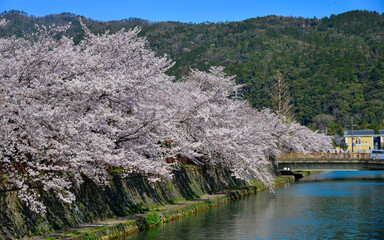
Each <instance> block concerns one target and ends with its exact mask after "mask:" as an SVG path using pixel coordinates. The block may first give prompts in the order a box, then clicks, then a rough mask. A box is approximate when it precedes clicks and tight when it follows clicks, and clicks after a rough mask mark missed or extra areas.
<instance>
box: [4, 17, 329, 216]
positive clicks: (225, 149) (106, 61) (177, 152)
mask: <svg viewBox="0 0 384 240" xmlns="http://www.w3.org/2000/svg"><path fill="white" fill-rule="evenodd" d="M2 22H3V21H0V23H2ZM2 24H6V22H4V23H2ZM82 26H83V30H84V31H85V39H84V40H83V41H81V42H80V44H78V45H74V43H73V41H72V39H70V38H67V37H65V36H63V37H61V38H60V39H58V37H57V36H58V34H61V33H62V32H65V31H66V29H67V28H68V27H70V25H68V26H63V27H55V26H51V27H39V26H36V27H37V29H38V31H37V33H36V34H32V35H29V36H25V38H22V39H21V38H16V37H10V38H3V39H0V74H1V75H0V83H1V84H0V124H1V127H0V164H1V170H2V171H3V172H5V173H6V176H7V179H8V180H9V181H11V182H14V183H15V184H16V186H18V187H19V188H20V191H19V197H20V199H22V200H23V201H25V202H26V204H27V205H28V206H29V207H30V208H31V209H32V210H34V211H36V212H44V209H45V207H44V205H43V204H42V203H41V202H39V201H38V199H39V196H37V195H36V193H35V192H34V191H32V190H31V189H29V187H28V186H29V184H31V183H38V184H42V186H43V187H44V190H46V191H48V190H54V192H56V194H57V196H58V197H59V198H60V199H61V200H63V201H64V202H68V203H70V202H72V201H73V200H74V195H73V193H72V192H71V191H70V189H71V188H73V187H78V186H79V185H80V184H81V183H82V182H83V181H84V177H87V178H89V179H91V180H93V181H94V182H95V183H98V184H103V183H105V182H106V170H107V169H108V168H123V169H127V170H129V171H135V172H139V173H140V174H143V175H146V176H147V177H148V179H149V180H150V181H157V180H159V179H161V178H171V177H172V168H170V166H169V165H168V164H166V163H165V162H164V159H165V158H175V159H177V158H179V157H186V158H189V159H191V160H193V161H195V162H196V163H198V164H200V163H206V164H220V165H222V166H224V167H226V168H228V169H229V170H230V171H232V173H233V175H234V176H235V177H237V178H240V179H243V180H247V181H251V180H254V179H260V180H261V181H262V182H264V183H265V184H266V185H268V186H270V187H272V182H273V181H272V180H273V177H272V175H271V173H270V170H269V167H270V165H271V161H270V158H271V157H275V156H277V155H278V154H281V153H282V152H283V151H300V152H306V151H322V150H327V147H328V146H329V145H330V142H331V141H330V139H329V138H328V137H326V136H324V135H319V134H317V133H314V132H312V131H310V130H309V129H308V128H306V127H303V126H301V125H299V124H297V123H295V122H290V123H287V121H285V120H284V117H283V116H279V115H276V114H274V113H273V112H272V111H271V110H268V109H265V110H262V111H257V110H256V109H254V108H252V107H251V106H250V105H249V104H248V102H246V101H239V100H237V99H234V98H233V94H234V92H235V91H236V90H237V89H239V88H240V87H241V86H239V85H236V84H235V82H234V77H233V76H226V75H225V74H224V72H223V68H222V67H212V68H211V69H210V71H209V72H202V71H198V70H191V73H190V74H189V75H188V76H186V77H185V78H183V79H181V80H179V81H175V79H174V78H173V77H171V76H168V75H166V74H165V72H166V71H167V70H168V69H169V68H170V67H172V66H173V63H172V61H171V60H169V59H168V58H167V57H166V56H163V57H158V56H156V55H155V53H154V52H153V51H151V50H150V49H148V48H147V47H146V45H147V42H146V40H145V39H144V38H140V37H138V36H137V35H138V33H139V31H140V29H139V28H135V29H132V30H128V31H125V30H124V29H123V30H121V31H119V32H117V33H115V34H109V33H105V34H103V35H94V34H92V33H91V32H90V31H89V30H88V29H87V27H86V26H85V25H84V24H82Z"/></svg>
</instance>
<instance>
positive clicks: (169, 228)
mask: <svg viewBox="0 0 384 240" xmlns="http://www.w3.org/2000/svg"><path fill="white" fill-rule="evenodd" d="M383 237H384V172H383V171H354V172H352V171H351V172H321V173H318V174H313V175H310V176H308V177H305V178H303V179H300V180H299V181H298V182H295V183H288V184H285V185H282V186H280V187H277V188H276V192H275V193H270V192H269V191H264V192H260V193H258V194H256V195H253V196H249V197H246V198H244V199H242V200H239V201H235V202H232V203H229V204H227V205H222V206H219V207H217V208H213V209H209V210H208V211H206V212H202V213H200V214H197V215H190V216H189V217H187V218H184V219H180V220H178V221H175V222H170V223H167V224H165V225H160V226H158V227H156V228H154V229H150V230H148V231H145V232H141V233H138V234H136V235H132V236H128V237H126V238H125V239H167V240H169V239H383Z"/></svg>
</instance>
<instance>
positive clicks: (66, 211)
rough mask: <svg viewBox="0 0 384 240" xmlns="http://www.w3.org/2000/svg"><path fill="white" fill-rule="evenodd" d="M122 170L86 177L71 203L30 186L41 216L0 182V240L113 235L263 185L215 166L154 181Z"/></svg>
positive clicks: (190, 168) (186, 170) (187, 169)
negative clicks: (103, 181) (100, 179)
mask: <svg viewBox="0 0 384 240" xmlns="http://www.w3.org/2000/svg"><path fill="white" fill-rule="evenodd" d="M124 175H125V174H124V173H123V172H121V171H114V172H111V173H110V176H109V180H108V185H107V186H98V185H95V184H94V183H93V182H91V181H86V182H85V183H84V184H83V185H82V186H81V187H80V188H79V189H77V190H76V192H75V193H76V201H75V202H74V203H73V204H65V203H63V202H60V201H59V200H57V198H56V197H55V195H54V194H53V193H49V192H48V193H47V192H44V191H42V189H40V188H39V187H38V186H36V188H35V191H37V192H39V193H40V194H41V195H42V199H43V202H44V204H45V205H46V206H47V214H46V215H45V216H41V215H38V214H35V213H33V212H32V211H30V210H29V209H28V208H27V207H26V206H25V205H24V204H23V203H22V202H20V201H19V200H18V198H17V189H12V188H11V187H10V186H8V185H7V184H5V182H4V181H3V182H1V183H0V202H1V206H0V226H1V227H0V239H21V238H31V237H32V238H33V239H60V238H61V239H113V238H116V237H118V236H121V235H124V234H128V233H130V232H135V231H139V230H142V229H145V228H148V227H150V226H152V225H156V224H158V223H161V222H167V221H170V220H172V219H175V218H180V217H182V216H185V215H188V214H192V213H195V212H197V211H202V210H204V209H206V208H211V207H213V206H216V205H219V204H222V203H225V202H228V201H230V200H233V199H236V198H240V197H241V196H244V195H247V194H250V193H254V192H255V191H259V190H262V189H264V188H265V187H264V186H263V185H262V184H260V183H258V182H255V184H253V185H248V184H246V183H245V182H243V181H239V180H237V179H235V178H233V177H232V176H231V174H230V172H229V171H227V170H225V169H224V168H221V167H209V166H185V167H183V168H181V169H180V170H178V171H177V172H176V173H175V177H174V179H173V180H166V181H163V182H158V183H155V184H149V183H148V181H147V180H146V178H145V177H142V176H139V175H136V176H132V175H128V176H124ZM276 181H277V182H276V183H281V182H286V181H291V179H289V178H277V179H276Z"/></svg>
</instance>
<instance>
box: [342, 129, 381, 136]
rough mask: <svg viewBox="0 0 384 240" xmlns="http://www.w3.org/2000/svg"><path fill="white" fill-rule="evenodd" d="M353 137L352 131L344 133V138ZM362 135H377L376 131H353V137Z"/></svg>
mask: <svg viewBox="0 0 384 240" xmlns="http://www.w3.org/2000/svg"><path fill="white" fill-rule="evenodd" d="M383 131H384V130H383ZM351 135H352V131H351V130H346V131H344V136H351ZM362 135H364V136H367V135H375V131H374V130H354V131H353V136H362Z"/></svg>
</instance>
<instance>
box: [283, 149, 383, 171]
mask: <svg viewBox="0 0 384 240" xmlns="http://www.w3.org/2000/svg"><path fill="white" fill-rule="evenodd" d="M277 163H278V166H279V170H280V171H284V170H288V171H298V170H314V171H315V170H319V171H350V170H351V171H353V170H384V159H377V160H376V159H369V153H308V154H305V155H304V154H300V153H287V154H284V155H282V156H280V157H278V158H277Z"/></svg>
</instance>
